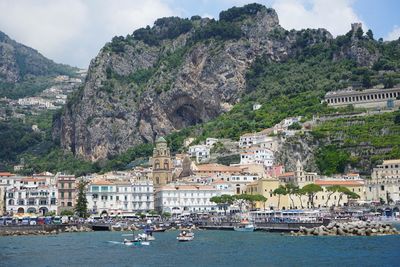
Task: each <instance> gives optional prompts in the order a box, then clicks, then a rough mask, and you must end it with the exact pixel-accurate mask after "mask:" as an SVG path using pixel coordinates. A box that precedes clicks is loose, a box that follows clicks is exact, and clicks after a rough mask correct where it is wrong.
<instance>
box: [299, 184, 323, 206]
mask: <svg viewBox="0 0 400 267" xmlns="http://www.w3.org/2000/svg"><path fill="white" fill-rule="evenodd" d="M301 190H303V191H304V193H305V194H306V195H308V202H309V203H311V207H312V208H315V206H314V197H315V195H316V194H317V193H318V192H321V191H322V187H321V186H319V185H317V184H308V185H305V186H303V188H302V189H301Z"/></svg>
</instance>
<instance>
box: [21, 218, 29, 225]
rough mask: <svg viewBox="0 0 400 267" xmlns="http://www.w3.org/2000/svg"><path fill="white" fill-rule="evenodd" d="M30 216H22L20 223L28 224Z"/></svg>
mask: <svg viewBox="0 0 400 267" xmlns="http://www.w3.org/2000/svg"><path fill="white" fill-rule="evenodd" d="M29 222H30V218H29V217H24V218H22V221H21V224H22V225H29Z"/></svg>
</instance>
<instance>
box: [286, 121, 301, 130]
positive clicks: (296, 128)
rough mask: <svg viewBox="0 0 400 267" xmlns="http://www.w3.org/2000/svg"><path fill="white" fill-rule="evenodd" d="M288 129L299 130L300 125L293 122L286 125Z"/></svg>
mask: <svg viewBox="0 0 400 267" xmlns="http://www.w3.org/2000/svg"><path fill="white" fill-rule="evenodd" d="M288 129H289V130H301V125H300V123H298V122H295V123H293V124H291V125H289V127H288Z"/></svg>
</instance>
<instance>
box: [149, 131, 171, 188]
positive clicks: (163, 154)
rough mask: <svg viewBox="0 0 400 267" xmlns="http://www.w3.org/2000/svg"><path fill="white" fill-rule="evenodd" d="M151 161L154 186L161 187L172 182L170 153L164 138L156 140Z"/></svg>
mask: <svg viewBox="0 0 400 267" xmlns="http://www.w3.org/2000/svg"><path fill="white" fill-rule="evenodd" d="M152 161H153V162H152V165H153V184H154V186H163V185H166V184H167V183H170V182H172V161H171V153H170V150H169V148H168V146H167V141H166V140H165V139H164V137H160V138H158V139H157V140H156V146H155V147H154V150H153V159H152Z"/></svg>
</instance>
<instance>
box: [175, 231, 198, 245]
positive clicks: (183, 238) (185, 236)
mask: <svg viewBox="0 0 400 267" xmlns="http://www.w3.org/2000/svg"><path fill="white" fill-rule="evenodd" d="M176 239H177V240H178V241H179V242H187V241H192V240H193V239H194V233H193V232H192V231H191V230H182V231H181V232H180V233H179V235H178V236H177V237H176Z"/></svg>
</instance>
